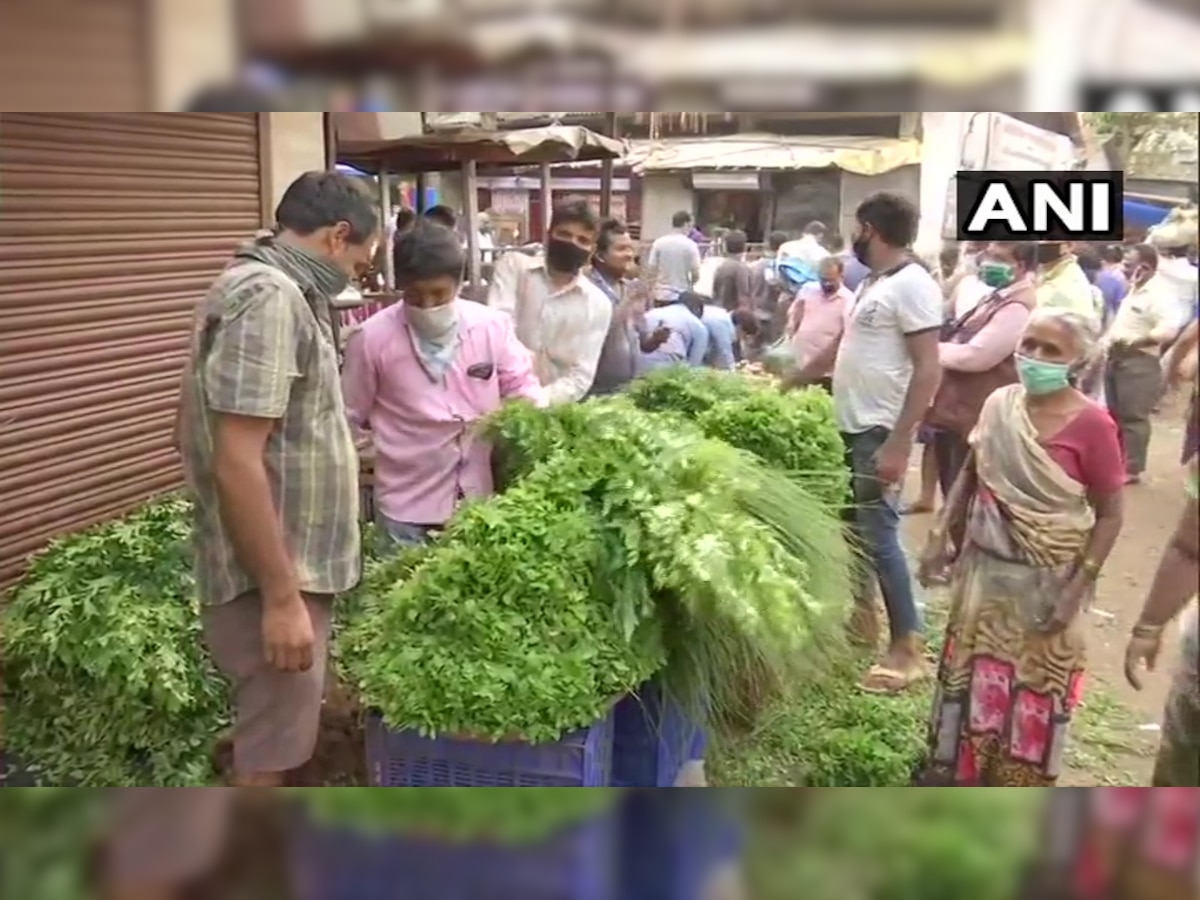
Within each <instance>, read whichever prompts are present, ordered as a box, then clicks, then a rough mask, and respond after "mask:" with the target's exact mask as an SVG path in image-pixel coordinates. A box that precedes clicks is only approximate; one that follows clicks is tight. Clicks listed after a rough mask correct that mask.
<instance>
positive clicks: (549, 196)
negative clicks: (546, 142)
mask: <svg viewBox="0 0 1200 900" xmlns="http://www.w3.org/2000/svg"><path fill="white" fill-rule="evenodd" d="M541 176H542V178H541V189H542V245H543V246H545V244H546V242H547V241H549V240H550V216H551V214H552V213H553V212H554V196H553V192H552V191H551V188H550V163H548V162H544V163H542V170H541Z"/></svg>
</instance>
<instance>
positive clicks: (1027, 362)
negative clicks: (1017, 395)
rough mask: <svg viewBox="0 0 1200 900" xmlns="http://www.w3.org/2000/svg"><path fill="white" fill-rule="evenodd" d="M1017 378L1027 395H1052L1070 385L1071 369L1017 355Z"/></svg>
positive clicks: (1062, 365)
mask: <svg viewBox="0 0 1200 900" xmlns="http://www.w3.org/2000/svg"><path fill="white" fill-rule="evenodd" d="M1016 360H1017V376H1018V377H1019V378H1020V379H1021V384H1023V385H1024V386H1025V390H1027V391H1028V392H1029V393H1031V394H1034V395H1038V394H1053V393H1054V392H1055V391H1061V390H1062V389H1063V388H1065V387H1070V385H1071V367H1070V366H1069V365H1067V364H1066V363H1050V362H1043V361H1042V360H1040V359H1033V358H1032V357H1029V356H1021V355H1020V354H1017V357H1016Z"/></svg>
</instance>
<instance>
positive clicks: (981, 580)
mask: <svg viewBox="0 0 1200 900" xmlns="http://www.w3.org/2000/svg"><path fill="white" fill-rule="evenodd" d="M970 443H971V447H972V451H973V453H974V459H975V468H976V472H977V481H978V488H977V491H976V494H975V496H974V497H973V498H972V499H971V501H970V508H969V511H968V518H967V529H966V538H965V541H964V548H963V551H962V553H960V554H959V561H958V564H957V566H956V567H955V573H954V578H953V582H952V585H951V594H952V602H951V611H950V622H949V625H948V627H947V631H946V640H945V645H944V647H943V651H942V658H941V662H940V665H939V669H938V683H937V692H936V696H935V698H934V706H933V714H932V717H931V722H930V733H929V745H930V754H929V760H928V763H927V768H926V771H925V773H924V777H923V778H922V779H921V781H922V783H924V784H928V785H947V784H953V785H964V786H966V785H984V786H1011V787H1046V786H1052V785H1053V784H1054V783H1055V781H1056V780H1057V778H1058V775H1059V771H1060V767H1061V764H1062V755H1063V748H1064V744H1065V741H1066V737H1067V727H1068V724H1069V722H1070V718H1071V714H1072V712H1073V711H1074V709H1075V707H1076V705H1077V704H1078V701H1079V697H1080V693H1081V691H1082V686H1083V673H1084V658H1085V657H1084V634H1085V626H1084V623H1083V621H1082V618H1083V617H1082V614H1080V615H1077V616H1076V617H1075V620H1074V621H1072V622H1070V623H1069V624H1068V625H1067V627H1066V628H1064V629H1062V630H1060V631H1057V632H1055V633H1052V634H1050V633H1045V632H1043V631H1042V630H1040V627H1039V625H1040V623H1041V622H1042V621H1043V620H1044V619H1045V618H1046V617H1047V616H1048V615H1049V613H1050V612H1051V611H1052V610H1053V607H1054V604H1055V601H1056V600H1057V599H1058V597H1059V596H1060V595H1061V592H1062V589H1063V587H1064V586H1065V585H1066V583H1067V582H1068V581H1069V580H1070V578H1071V576H1072V574H1073V571H1074V567H1075V565H1076V563H1077V561H1078V559H1079V557H1080V556H1081V554H1082V553H1083V550H1084V548H1085V546H1086V544H1087V541H1088V537H1089V535H1090V533H1091V531H1092V528H1093V526H1094V525H1095V521H1096V519H1095V514H1094V512H1093V510H1092V508H1091V506H1090V505H1089V503H1088V501H1087V495H1086V491H1085V489H1084V487H1083V485H1081V484H1079V483H1078V482H1076V481H1075V480H1074V479H1072V478H1071V477H1070V476H1068V475H1067V474H1066V472H1064V471H1063V470H1062V468H1061V467H1060V466H1059V465H1058V464H1057V463H1056V462H1055V461H1054V460H1053V459H1052V458H1051V457H1050V455H1049V454H1048V453H1047V451H1046V449H1045V448H1044V447H1042V445H1041V443H1040V442H1039V439H1038V435H1037V431H1036V429H1035V427H1034V425H1033V423H1032V421H1031V420H1030V418H1029V415H1028V413H1027V411H1026V409H1025V404H1024V390H1023V389H1022V388H1021V387H1020V386H1018V385H1011V386H1009V387H1004V388H1000V389H999V390H997V391H996V392H994V393H993V394H992V395H991V396H990V397H989V398H988V399H987V401H986V403H985V404H984V407H983V410H982V412H981V413H980V418H979V422H978V424H977V425H976V427H975V430H974V431H973V432H972V434H971V438H970Z"/></svg>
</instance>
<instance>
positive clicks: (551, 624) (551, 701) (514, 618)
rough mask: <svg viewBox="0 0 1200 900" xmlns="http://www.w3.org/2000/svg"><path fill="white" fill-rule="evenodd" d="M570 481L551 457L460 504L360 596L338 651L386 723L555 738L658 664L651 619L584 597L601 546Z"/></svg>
mask: <svg viewBox="0 0 1200 900" xmlns="http://www.w3.org/2000/svg"><path fill="white" fill-rule="evenodd" d="M579 484H580V476H579V473H578V472H576V471H573V469H572V467H571V466H569V465H563V466H561V467H560V468H558V469H557V470H555V471H549V470H547V471H546V472H544V474H542V475H540V476H538V477H533V476H531V477H530V478H529V479H526V480H525V481H524V482H522V483H521V484H519V485H517V486H515V487H513V488H512V489H511V490H509V491H507V492H506V493H505V494H503V495H501V496H499V497H495V498H492V499H490V500H488V501H485V502H480V503H475V504H471V505H469V506H467V507H466V508H465V509H463V510H462V511H460V513H459V514H458V515H457V516H456V517H455V519H454V520H453V521H452V523H451V524H450V526H449V527H448V528H447V530H446V532H445V533H444V534H443V535H442V536H441V537H440V538H439V539H438V540H437V541H436V543H435V544H434V545H433V546H432V547H431V548H430V549H429V550H428V552H426V553H424V554H423V556H422V558H421V560H420V562H419V563H418V564H417V565H416V567H415V568H414V569H413V570H412V571H411V573H409V574H408V576H407V577H405V578H402V579H401V580H400V581H398V582H397V583H395V584H393V585H392V586H391V588H390V589H389V590H388V592H387V593H385V594H382V595H381V596H379V597H378V598H377V599H372V600H371V601H369V602H368V603H367V605H366V609H365V611H364V614H363V615H362V617H361V618H360V619H359V621H358V622H357V623H356V624H355V625H353V626H352V627H351V628H350V629H348V631H347V633H346V635H345V640H344V646H343V650H342V652H343V659H344V661H345V663H346V665H347V671H349V672H350V673H351V674H352V676H353V678H354V681H355V683H356V685H357V687H358V689H359V692H360V696H361V698H362V700H363V702H364V703H365V704H367V705H369V706H370V707H373V708H375V709H378V710H379V711H380V712H381V713H382V714H383V717H384V720H385V721H386V722H387V723H388V724H389V725H390V726H392V727H395V728H413V729H417V730H418V731H420V732H422V733H424V734H435V735H463V736H472V737H476V738H488V739H504V738H520V739H523V740H527V741H532V742H541V741H548V740H557V739H558V738H560V737H561V736H562V735H563V734H564V733H566V732H569V731H571V730H574V729H578V728H582V727H585V726H588V725H590V724H592V723H593V722H595V721H596V720H598V719H600V718H602V717H603V716H604V715H605V714H606V712H607V710H608V708H609V707H610V706H611V705H612V703H613V702H614V701H615V700H616V699H617V698H618V697H620V696H621V695H622V694H624V693H626V692H627V691H629V690H630V689H631V688H632V687H633V686H634V685H636V684H638V683H640V682H641V681H644V680H645V679H646V678H648V677H649V676H650V675H651V674H652V673H653V672H654V671H656V670H657V669H658V668H659V667H660V666H661V665H662V649H661V643H660V635H659V634H658V632H657V629H656V628H655V627H654V626H653V622H652V621H651V622H648V621H646V620H645V619H644V617H639V616H637V615H636V614H633V613H631V614H628V615H626V616H624V617H622V616H619V614H618V611H617V610H615V609H614V608H612V607H611V606H608V605H605V604H601V603H598V602H597V601H596V599H595V591H594V584H595V578H596V572H597V565H598V562H599V560H600V558H601V553H602V549H603V548H602V541H601V540H600V538H599V534H600V528H599V523H598V522H597V520H596V517H595V515H594V514H593V512H592V511H591V510H590V509H588V508H587V507H586V506H585V505H584V504H583V503H582V498H581V494H580V489H579ZM639 619H640V620H641V621H639Z"/></svg>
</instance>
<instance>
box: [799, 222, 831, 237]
mask: <svg viewBox="0 0 1200 900" xmlns="http://www.w3.org/2000/svg"><path fill="white" fill-rule="evenodd" d="M828 230H829V229H828V228H826V227H825V223H824V222H818V221H816V220H815V219H814V220H813V221H812V222H809V223H808V224H807V225H805V226H804V233H805V234H811V235H812V236H813V237H818V238H819V237H824V236H825V232H827V231H828Z"/></svg>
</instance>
